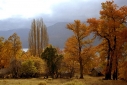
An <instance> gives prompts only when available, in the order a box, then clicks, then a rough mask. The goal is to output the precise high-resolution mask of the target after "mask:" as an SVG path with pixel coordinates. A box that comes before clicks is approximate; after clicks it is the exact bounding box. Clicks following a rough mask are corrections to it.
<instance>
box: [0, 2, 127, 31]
mask: <svg viewBox="0 0 127 85" xmlns="http://www.w3.org/2000/svg"><path fill="white" fill-rule="evenodd" d="M105 1H106V0H0V30H9V29H16V28H30V25H31V21H32V20H33V19H37V18H43V20H44V23H45V24H46V26H50V25H53V24H55V23H57V22H72V21H74V20H76V19H79V20H81V21H86V19H88V18H92V17H96V18H98V17H99V11H100V10H101V3H102V2H105ZM114 1H115V3H116V4H117V5H118V6H123V5H127V0H114Z"/></svg>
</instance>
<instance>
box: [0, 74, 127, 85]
mask: <svg viewBox="0 0 127 85" xmlns="http://www.w3.org/2000/svg"><path fill="white" fill-rule="evenodd" d="M0 85H127V82H125V81H122V80H117V81H115V80H102V77H91V76H84V79H51V78H49V79H43V78H32V79H0Z"/></svg>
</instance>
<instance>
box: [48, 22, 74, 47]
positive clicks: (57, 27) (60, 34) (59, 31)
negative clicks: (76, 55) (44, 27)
mask: <svg viewBox="0 0 127 85" xmlns="http://www.w3.org/2000/svg"><path fill="white" fill-rule="evenodd" d="M66 25H67V22H59V23H56V24H54V25H52V26H49V27H48V34H49V40H50V41H49V42H50V43H51V44H52V45H54V46H57V47H59V48H63V47H64V44H65V41H66V40H67V38H69V37H70V36H71V35H72V32H71V31H70V30H68V29H67V28H66Z"/></svg>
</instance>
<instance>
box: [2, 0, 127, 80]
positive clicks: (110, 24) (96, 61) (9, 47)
mask: <svg viewBox="0 0 127 85" xmlns="http://www.w3.org/2000/svg"><path fill="white" fill-rule="evenodd" d="M67 29H69V30H71V31H72V32H73V35H72V36H70V37H69V38H68V39H67V41H66V43H65V47H64V50H61V49H59V48H57V47H54V46H52V45H50V44H49V42H48V41H49V38H48V33H47V28H46V25H45V24H44V22H43V20H42V19H37V20H35V19H34V20H33V22H32V24H31V29H30V32H29V37H28V43H29V49H28V51H27V52H24V51H23V50H22V46H21V41H20V38H19V37H18V35H17V34H16V33H14V34H13V35H12V36H10V37H9V38H8V39H7V40H5V39H4V38H3V37H1V38H0V54H1V56H0V59H1V61H0V68H1V69H2V68H9V71H8V73H9V74H12V76H13V77H35V76H39V75H46V76H51V77H53V78H54V76H57V77H58V76H59V75H62V74H64V75H66V74H67V73H70V77H72V74H74V73H78V74H79V75H80V76H79V78H83V75H84V74H89V72H90V69H92V68H94V67H102V68H103V74H104V75H105V79H106V80H107V79H112V78H113V79H114V80H117V79H118V77H119V78H121V79H125V80H127V73H126V71H127V68H126V66H127V64H126V63H127V57H126V50H127V6H122V7H118V6H117V4H115V3H114V1H106V2H103V3H102V9H101V10H100V17H99V18H98V19H97V18H89V19H87V23H82V22H81V21H80V20H74V23H68V24H67ZM54 30H55V29H54ZM91 34H92V35H93V37H92V38H90V37H89V36H90V35H91ZM97 38H99V39H100V44H99V45H97V46H94V45H93V42H94V41H95V39H97ZM19 69H21V70H19ZM1 75H2V74H1Z"/></svg>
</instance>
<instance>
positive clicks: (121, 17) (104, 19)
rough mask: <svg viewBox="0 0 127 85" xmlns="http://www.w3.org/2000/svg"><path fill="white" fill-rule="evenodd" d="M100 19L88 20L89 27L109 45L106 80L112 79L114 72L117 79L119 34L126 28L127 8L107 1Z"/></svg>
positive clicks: (103, 5) (103, 4)
mask: <svg viewBox="0 0 127 85" xmlns="http://www.w3.org/2000/svg"><path fill="white" fill-rule="evenodd" d="M100 15H101V16H100V19H96V18H91V19H88V21H87V22H88V23H89V27H90V29H91V30H92V31H93V33H95V35H96V36H99V37H100V38H101V39H102V40H105V41H106V43H105V44H106V45H107V58H106V59H107V65H106V72H105V79H111V73H112V72H113V77H114V79H117V76H118V75H117V74H118V59H119V57H120V56H118V55H119V54H120V52H119V41H120V40H119V36H118V34H119V32H120V31H121V30H123V29H124V28H125V22H126V20H127V7H126V6H123V7H120V8H119V7H118V6H117V5H116V4H114V1H106V2H105V3H102V10H101V11H100Z"/></svg>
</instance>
